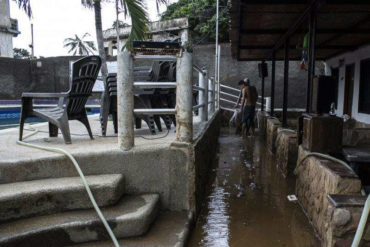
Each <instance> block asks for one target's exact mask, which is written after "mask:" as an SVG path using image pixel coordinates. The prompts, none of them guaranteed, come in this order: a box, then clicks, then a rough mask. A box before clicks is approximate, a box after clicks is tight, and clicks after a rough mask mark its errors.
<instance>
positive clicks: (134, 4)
mask: <svg viewBox="0 0 370 247" xmlns="http://www.w3.org/2000/svg"><path fill="white" fill-rule="evenodd" d="M18 1H22V0H18ZM23 1H26V0H23ZM28 1H29V0H28ZM101 1H104V0H81V3H82V5H84V6H85V7H88V8H94V13H95V29H96V39H97V43H98V50H99V56H100V58H101V60H102V65H101V74H102V79H103V81H104V82H105V81H106V78H107V74H108V67H107V62H106V61H107V59H106V53H105V49H104V38H103V29H102V18H101ZM116 1H120V3H121V6H123V9H124V10H125V14H126V16H127V15H128V14H130V16H131V22H132V30H136V31H135V32H133V31H132V32H131V34H130V36H131V39H132V40H133V39H142V37H144V35H145V26H146V23H147V22H148V21H147V18H146V12H145V9H144V6H143V4H142V0H116ZM117 3H118V2H116V10H117V12H118V4H117ZM156 3H157V10H158V8H159V4H161V3H167V0H156ZM143 13H144V16H145V18H144V20H143ZM117 21H118V20H117ZM141 21H144V22H145V25H142V24H141ZM138 24H139V27H137V26H138ZM140 26H141V27H142V26H144V29H140ZM138 34H139V35H138ZM133 35H134V37H133ZM135 35H136V36H135ZM105 86H106V85H105V83H104V87H105ZM104 91H105V92H107V90H106V88H105V90H104ZM101 101H102V104H101V105H102V106H108V103H107V101H108V95H107V94H106V93H103V94H102V99H101ZM108 110H109V109H107V107H105V108H101V109H100V118H103V117H105V115H106V116H107V112H108ZM103 122H105V121H103ZM102 127H103V128H104V129H106V126H102Z"/></svg>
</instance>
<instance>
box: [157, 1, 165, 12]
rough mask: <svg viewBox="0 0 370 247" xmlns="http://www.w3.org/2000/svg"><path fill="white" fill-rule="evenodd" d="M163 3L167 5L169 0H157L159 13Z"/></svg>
mask: <svg viewBox="0 0 370 247" xmlns="http://www.w3.org/2000/svg"><path fill="white" fill-rule="evenodd" d="M161 4H164V5H167V4H168V0H155V5H156V7H157V12H158V13H159V6H160V5H161Z"/></svg>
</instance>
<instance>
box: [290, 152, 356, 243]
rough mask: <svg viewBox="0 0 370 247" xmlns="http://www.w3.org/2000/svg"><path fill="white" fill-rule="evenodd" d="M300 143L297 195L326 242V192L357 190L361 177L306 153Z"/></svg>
mask: <svg viewBox="0 0 370 247" xmlns="http://www.w3.org/2000/svg"><path fill="white" fill-rule="evenodd" d="M308 154H309V152H308V151H306V150H304V149H303V148H302V146H300V147H299V153H298V162H299V163H298V164H297V168H296V175H297V180H296V195H297V197H298V199H299V201H300V203H301V206H302V208H303V210H304V211H305V213H306V214H307V216H308V218H309V220H310V221H311V222H312V224H313V226H314V228H315V229H316V231H317V233H318V234H319V236H320V237H321V239H322V241H323V246H329V245H327V243H328V241H329V240H328V238H327V232H328V226H329V225H328V224H329V219H328V204H329V201H328V199H327V195H329V194H341V195H345V194H357V195H359V194H360V190H361V181H360V179H359V178H358V177H357V175H356V174H355V173H354V172H353V171H351V170H349V169H348V168H346V167H344V166H343V165H342V164H339V163H336V162H333V161H331V160H327V159H323V158H320V157H315V156H309V157H306V156H307V155H308Z"/></svg>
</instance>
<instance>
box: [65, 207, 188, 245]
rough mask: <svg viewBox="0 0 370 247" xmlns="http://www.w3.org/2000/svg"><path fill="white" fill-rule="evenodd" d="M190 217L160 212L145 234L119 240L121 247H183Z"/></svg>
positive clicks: (105, 242) (109, 243) (91, 243)
mask: <svg viewBox="0 0 370 247" xmlns="http://www.w3.org/2000/svg"><path fill="white" fill-rule="evenodd" d="M191 220H192V219H191V217H188V213H187V212H185V211H183V212H161V213H160V214H159V216H158V218H157V219H156V220H155V222H154V224H153V226H152V227H151V228H150V230H149V231H148V233H147V234H145V235H143V236H140V237H134V238H126V239H119V243H120V246H122V247H153V246H155V247H184V246H185V244H186V241H187V238H188V235H189V230H190V223H191ZM111 246H113V244H112V241H100V242H90V243H84V244H77V245H73V246H70V247H111Z"/></svg>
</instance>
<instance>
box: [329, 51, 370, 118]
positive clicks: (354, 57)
mask: <svg viewBox="0 0 370 247" xmlns="http://www.w3.org/2000/svg"><path fill="white" fill-rule="evenodd" d="M367 58H370V45H368V46H364V47H361V48H359V49H357V50H356V51H353V52H347V53H343V54H341V55H339V56H336V57H334V58H331V59H329V60H327V61H326V63H327V65H328V67H331V68H338V67H339V84H338V108H337V115H339V116H342V115H343V105H344V87H345V78H346V77H345V76H346V75H345V73H346V65H349V64H353V63H354V64H355V83H354V87H353V103H352V118H354V119H355V120H357V121H360V122H363V123H367V124H370V114H364V113H359V112H358V103H359V102H358V101H359V89H360V63H361V60H364V59H367ZM340 61H344V63H343V64H342V65H341V66H340ZM327 75H330V70H328V71H327ZM368 83H370V82H368ZM369 97H370V95H369Z"/></svg>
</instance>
